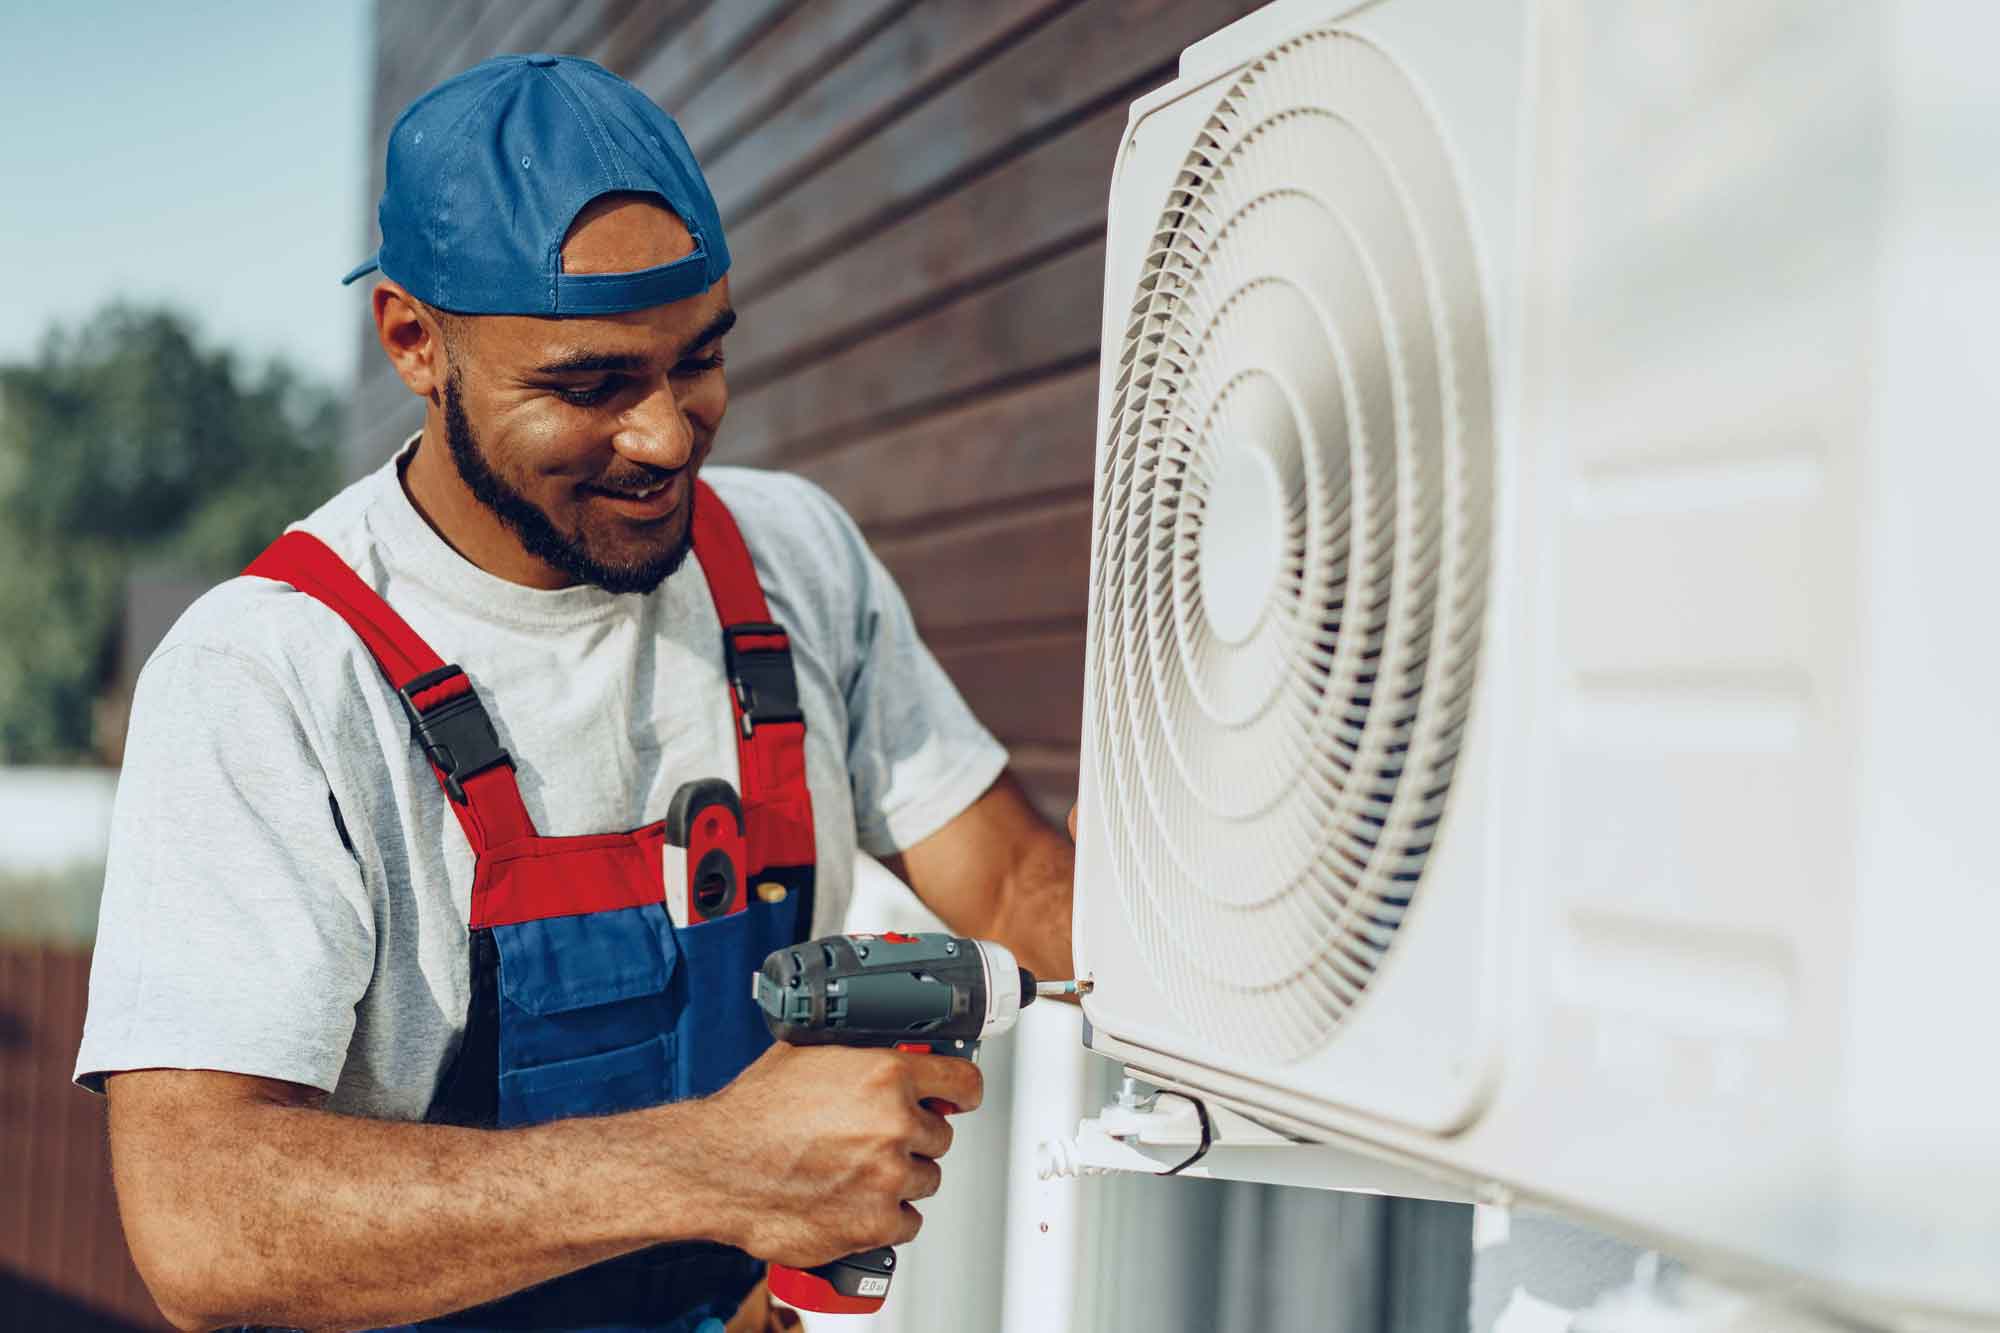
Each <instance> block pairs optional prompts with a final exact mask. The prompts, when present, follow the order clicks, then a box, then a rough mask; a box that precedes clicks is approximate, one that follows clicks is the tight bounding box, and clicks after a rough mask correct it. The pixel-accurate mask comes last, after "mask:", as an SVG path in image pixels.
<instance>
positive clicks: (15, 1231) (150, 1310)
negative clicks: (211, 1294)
mask: <svg viewBox="0 0 2000 1333" xmlns="http://www.w3.org/2000/svg"><path fill="white" fill-rule="evenodd" d="M89 986H90V955H89V954H88V953H86V952H84V951H82V950H80V949H75V948H71V947H62V948H54V947H43V946H38V945H32V944H11V943H5V944H0V1327H6V1328H20V1329H23V1330H25V1329H28V1328H30V1327H33V1328H42V1327H48V1328H55V1327H64V1328H76V1329H84V1328H102V1327H116V1326H120V1325H125V1324H129V1325H134V1326H140V1327H146V1328H165V1327H166V1326H167V1325H166V1322H165V1321H164V1320H163V1319H162V1318H161V1317H160V1314H159V1311H158V1310H157V1309H156V1308H155V1307H154V1305H153V1301H152V1298H151V1297H150V1296H148V1295H147V1294H146V1289H145V1287H144V1286H143V1285H141V1283H140V1281H139V1274H138V1272H137V1271H136V1270H135V1269H134V1268H133V1267H132V1260H131V1257H130V1255H129V1254H127V1252H126V1249H125V1237H124V1234H123V1233H122V1232H121V1231H120V1230H119V1226H118V1212H117V1208H116V1206H115V1204H114V1202H113V1200H112V1194H111V1164H110V1159H109V1155H108V1153H107V1152H106V1148H105V1138H104V1103H103V1102H102V1101H101V1100H100V1099H98V1098H96V1097H93V1096H91V1095H90V1094H89V1093H87V1092H84V1091H83V1090H81V1089H79V1088H76V1087H73V1086H71V1084H70V1081H69V1076H70V1070H71V1068H72V1067H73V1066H74V1064H75V1061H76V1047H77V1042H78V1041H79V1040H81V1038H82V1036H83V1008H84V999H85V996H86V994H87V992H88V990H89ZM11 1278H22V1279H26V1280H27V1283H29V1284H32V1285H31V1286H21V1285H17V1284H15V1283H13V1282H12V1281H10V1279H11ZM36 1289H39V1290H40V1291H41V1292H43V1293H47V1296H48V1297H50V1298H67V1299H68V1300H73V1301H76V1302H78V1303H79V1304H80V1305H83V1306H87V1307H89V1309H90V1310H91V1311H102V1312H104V1313H105V1314H107V1315H110V1316H113V1317H114V1320H100V1319H92V1318H90V1317H89V1314H88V1313H87V1312H86V1311H84V1310H67V1311H66V1310H64V1309H63V1308H62V1307H61V1304H60V1301H59V1300H57V1299H37V1300H36V1301H35V1304H34V1307H33V1322H28V1321H29V1320H30V1317H31V1312H30V1310H28V1309H26V1308H24V1309H17V1310H14V1311H12V1312H11V1313H10V1312H9V1310H8V1309H7V1306H8V1305H9V1304H10V1303H12V1302H20V1303H21V1304H22V1305H23V1306H26V1305H27V1303H28V1302H29V1300H30V1296H29V1294H28V1293H30V1292H34V1291H35V1290H36ZM15 1318H19V1319H21V1320H22V1321H23V1322H20V1323H14V1322H12V1320H13V1319H15ZM52 1321H54V1322H52Z"/></svg>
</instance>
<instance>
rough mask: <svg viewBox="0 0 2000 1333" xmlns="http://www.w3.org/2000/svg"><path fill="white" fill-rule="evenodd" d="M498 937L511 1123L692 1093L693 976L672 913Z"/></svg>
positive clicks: (504, 1099)
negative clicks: (682, 1033)
mask: <svg viewBox="0 0 2000 1333" xmlns="http://www.w3.org/2000/svg"><path fill="white" fill-rule="evenodd" d="M493 939H494V943H495V945H496V946H497V947H498V949H499V954H500V987H499V989H500V1043H499V1045H500V1088H499V1092H500V1102H499V1120H500V1123H501V1124H502V1125H531V1124H540V1123H542V1122H543V1121H547V1120H556V1119H560V1118H563V1117H566V1116H578V1115H608V1114H611V1113H613V1112H617V1111H632V1110H637V1109H639V1108H641V1107H645V1106H657V1105H659V1104H660V1103H661V1102H667V1101H672V1100H674V1099H675V1098H677V1097H681V1096H686V1095H688V1093H686V1092H685V1091H684V1090H683V1088H682V1086H681V1083H680V1080H679V1078H678V1077H677V1059H676V1049H675V1047H676V1042H677V1039H678V1035H679V1034H678V1032H677V1027H678V1022H677V1020H679V1019H680V1018H681V1016H682V1015H681V1013H680V1009H681V1007H682V1006H681V1001H680V998H679V995H680V993H681V992H683V991H684V982H683V980H682V973H683V972H684V970H685V969H684V967H683V965H682V959H681V954H680V947H679V945H678V943H677V942H676V939H675V931H674V927H673V923H672V922H671V921H670V920H669V919H668V917H667V913H666V908H665V907H664V906H663V905H662V904H659V903H647V904H645V905H643V906H639V907H627V908H620V909H617V910H614V911H605V912H590V913H585V914H581V915H577V916H558V917H548V918H546V919H543V920H538V921H523V922H519V923H516V924H513V925H504V926H495V927H494V928H493ZM746 985H747V983H746Z"/></svg>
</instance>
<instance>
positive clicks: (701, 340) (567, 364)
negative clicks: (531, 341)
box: [534, 309, 736, 375]
mask: <svg viewBox="0 0 2000 1333" xmlns="http://www.w3.org/2000/svg"><path fill="white" fill-rule="evenodd" d="M735 327H736V311H735V310H734V309H724V310H723V311H722V312H721V313H720V314H718V315H717V316H716V317H715V318H714V319H711V320H710V321H708V324H707V326H706V327H705V328H703V329H702V331H701V332H700V333H697V334H696V335H695V336H694V337H693V338H692V339H691V340H690V341H689V342H688V344H687V346H686V347H685V348H684V349H683V350H682V351H681V356H683V357H685V356H688V355H689V354H691V353H693V352H696V351H699V350H700V349H701V348H703V347H706V346H707V345H708V344H710V343H712V342H714V341H716V340H717V339H718V338H720V337H722V335H723V334H725V333H727V332H729V331H730V330H731V329H733V328H735ZM651 362H652V358H651V357H648V356H645V355H642V354H640V353H637V352H624V353H615V352H588V351H585V352H574V353H571V354H570V355H567V356H559V357H557V358H556V359H555V360H553V361H550V362H547V363H545V364H543V365H539V366H536V367H535V369H534V373H535V374H537V375H581V374H586V373H588V372H590V371H607V370H621V371H638V370H644V369H645V368H646V367H647V366H648V365H650V364H651Z"/></svg>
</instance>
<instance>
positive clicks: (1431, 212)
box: [1088, 31, 1493, 1061]
mask: <svg viewBox="0 0 2000 1333" xmlns="http://www.w3.org/2000/svg"><path fill="white" fill-rule="evenodd" d="M1479 293H1480V287H1479V281H1478V270H1477V264H1476V260H1475V257H1474V252H1473V247H1472V242H1471V238H1470V235H1469V232H1468V229H1467V225H1466V222H1465V214H1464V209H1463V206H1462V203H1461V200H1460V195H1459V190H1458V186H1457V182H1456V179H1455V177H1454V175H1453V172H1452V169H1451V165H1450V162H1449V159H1448V157H1447V155H1446V152H1445V149H1444V145H1443V143H1442V141H1441V139H1440V137H1439V135H1438V132H1437V130H1436V128H1435V126H1434V124H1433V122H1432V121H1431V118H1430V116H1429V114H1428V112H1427V111H1426V109H1425V108H1424V106H1423V104H1422V102H1421V101H1420V100H1419V98H1418V96H1417V94H1416V92H1415V90H1414V89H1413V88H1412V87H1411V85H1410V83H1409V81H1408V80H1407V79H1406V78H1405V77H1404V76H1403V75H1402V74H1401V72H1400V71H1399V70H1398V69H1397V68H1396V66H1395V65H1394V64H1393V63H1392V62H1391V61H1390V60H1389V58H1388V57H1387V56H1386V55H1384V54H1383V52H1382V51H1381V50H1380V49H1379V48H1377V47H1375V46H1373V45H1371V44H1369V43H1367V42H1366V41H1364V40H1362V39H1360V38H1357V37H1355V36H1353V35H1352V34H1345V33H1340V32H1337V31H1324V32H1317V33H1312V34H1309V35H1307V36H1304V37H1301V38H1298V39H1296V40H1294V41H1291V42H1288V43H1286V44H1285V45H1283V46H1281V47H1279V48H1277V49H1276V50H1274V51H1272V52H1271V53H1270V54H1269V55H1267V56H1266V57H1264V58H1263V59H1261V60H1259V61H1257V62H1256V63H1255V64H1253V65H1251V66H1250V67H1249V68H1248V69H1247V70H1246V71H1245V72H1244V73H1243V75H1242V76H1241V77H1240V78H1239V79H1238V80H1237V82H1236V84H1235V85H1234V86H1233V87H1232V88H1231V89H1230V90H1229V92H1228V93H1227V94H1225V95H1224V96H1223V98H1222V100H1221V102H1220V103H1219V105H1218V106H1217V107H1216V110H1215V112H1214V114H1213V115H1212V116H1211V117H1210V119H1209V121H1208V123H1207V124H1206V126H1205V127H1204V128H1203V130H1202V132H1201V133H1200V134H1199V135H1198V136H1197V138H1196V141H1195V144H1194V146H1193V149H1192V151H1191V152H1190V153H1189V154H1188V157H1187V160H1186V162H1185V164H1184V165H1183V167H1182V168H1181V171H1180V174H1179V176H1178V178H1177V180H1176V182H1175V184H1174V186H1173V189H1172V190H1171V191H1170V193H1169V195H1168V198H1167V203H1166V207H1165V210H1164V212H1163V213H1162V216H1161V219H1160V222H1159V226H1158V228H1157V230H1156V232H1155V234H1154V236H1153V238H1152V241H1151V244H1150V246H1149V252H1148V254H1147V256H1146V259H1145V263H1144V267H1143V269H1142V271H1141V276H1140V279H1139V283H1138V291H1137V293H1136V295H1135V297H1134V299H1133V304H1132V310H1131V314H1130V317H1129V319H1128V322H1127V325H1126V329H1125V333H1124V338H1123V343H1122V346H1121V347H1120V349H1119V353H1118V356H1119V360H1118V364H1117V371H1116V381H1115V385H1114V390H1113V393H1112V397H1111V407H1110V417H1109V421H1108V435H1107V442H1106V445H1105V447H1104V449H1103V450H1102V453H1101V456H1100V462H1099V467H1100V472H1099V475H1098V478H1097V487H1098V497H1099V504H1098V506H1097V525H1096V528H1095V531H1094V532H1093V534H1092V545H1093V559H1092V569H1093V571H1094V573H1093V581H1092V587H1091V634H1090V650H1089V663H1088V670H1089V672H1090V677H1091V680H1092V683H1093V686H1094V699H1095V705H1094V708H1093V710H1092V716H1091V718H1090V719H1089V725H1090V727H1091V729H1092V742H1093V747H1094V751H1095V756H1096V757H1095V763H1096V766H1097V772H1096V778H1097V786H1096V790H1097V799H1098V801H1099V802H1100V806H1101V810H1102V814H1103V820H1102V825H1103V827H1104V828H1105V829H1106V830H1107V837H1108V841H1109V847H1108V851H1109V853H1110V857H1111V862H1112V866H1113V869H1114V872H1115V874H1116V877H1117V880H1118V882H1119V884H1120V885H1121V886H1122V890H1123V894H1124V904H1125V909H1126V913H1127V916H1128V920H1129V922H1130V924H1131V926H1132V928H1133V931H1134V935H1135V938H1136V939H1137V941H1138V942H1139V946H1140V948H1141V950H1142V952H1143V953H1144V955H1145V958H1146V962H1147V964H1148V966H1149V967H1150V969H1151V972H1152V975H1153V976H1154V977H1155V978H1156V979H1157V981H1158V983H1159V985H1160V986H1161V988H1162V989H1163V990H1164V991H1165V993H1166V994H1167V996H1168V998H1169V1002H1170V1003H1171V1004H1172V1005H1173V1007H1174V1008H1175V1010H1176V1011H1177V1016H1178V1018H1179V1020H1180V1021H1181V1023H1182V1024H1183V1025H1185V1027H1186V1028H1187V1029H1188V1030H1190V1031H1192V1032H1193V1033H1195V1034H1197V1035H1199V1036H1200V1037H1202V1038H1204V1039H1206V1040H1207V1041H1209V1042H1212V1043H1214V1044H1216V1045H1217V1046H1220V1047H1224V1048H1226V1049H1229V1050H1231V1051H1232V1052H1235V1053H1238V1054H1240V1055H1242V1056H1245V1057H1249V1058H1255V1059H1264V1060H1281V1061H1289V1060H1295V1059H1298V1058H1300V1057H1302V1056H1304V1055H1306V1054H1309V1053H1310V1052H1312V1051H1313V1050H1315V1049H1318V1048H1319V1047H1320V1046H1322V1045H1323V1044H1324V1043H1325V1041H1326V1040H1327V1038H1328V1037H1329V1036H1330V1035H1331V1033H1332V1032H1333V1030H1334V1028H1335V1027H1336V1026H1337V1025H1338V1024H1339V1022H1340V1021H1341V1019H1342V1018H1343V1017H1344V1016H1345V1015H1346V1014H1347V1012H1348V1011H1349V1010H1350V1009H1351V1008H1352V1006H1353V1005H1354V1004H1355V1002H1356V1001H1357V1000H1358V999H1359V998H1360V996H1361V994H1362V992H1363V990H1364V989H1365V988H1366V987H1367V985H1368V983H1369V980H1370V978H1371V977H1372V976H1373V975H1374V974H1375V972H1376V970H1377V968H1378V967H1379V965H1380V963H1381V960H1382V958H1383V955H1384V953H1385V951H1386V950H1387V949H1388V947H1389V944H1390V942H1391V939H1392V938H1393V936H1394V934H1395V931H1396V929H1397V926H1398V924H1399V923H1400V922H1401V921H1402V919H1403V917H1404V914H1405V913H1406V912H1407V910H1408V908H1409V905H1410V902H1411V896H1412V894H1413V893H1414V891H1415V889H1416V887H1417V884H1418V882H1419V880H1420V878H1421V876H1422V872H1423V868H1424V865H1425V860H1426V858H1427V856H1428V855H1429V853H1430V851H1431V847H1432V844H1433V843H1434V841H1435V840H1436V837H1437V834H1438V828H1439V821H1440V820H1441V818H1442V817H1443V814H1444V809H1445V802H1446V796H1447V793H1448V791H1449V788H1450V785H1451V776H1452V769H1453V765H1454V761H1455V760H1456V758H1457V755H1458V753H1459V748H1460V745H1461V742H1462V738H1463V735H1464V729H1465V725H1466V713H1467V708H1468V706H1469V703H1470V699H1471V695H1472V686H1473V678H1474V674H1475V671H1476V667H1477V659H1478V648H1479V631H1480V623H1481V619H1482V614H1483V609H1484V601H1485V582H1486V577H1487V564H1488V553H1489V546H1490V536H1489V530H1490V523H1491V510H1492V476H1491V469H1492V453H1493V443H1492V405H1491V398H1492V393H1491V385H1490V379H1489V372H1488V367H1487V352H1486V321H1485V315H1484V310H1483V307H1482V303H1481V300H1480V294H1479Z"/></svg>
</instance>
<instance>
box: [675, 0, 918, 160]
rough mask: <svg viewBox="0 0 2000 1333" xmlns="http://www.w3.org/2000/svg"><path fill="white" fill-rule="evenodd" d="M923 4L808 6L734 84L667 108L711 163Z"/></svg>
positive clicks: (733, 69)
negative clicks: (884, 30)
mask: <svg viewBox="0 0 2000 1333" xmlns="http://www.w3.org/2000/svg"><path fill="white" fill-rule="evenodd" d="M914 3H916V0H842V3H840V4H832V5H829V4H806V5H799V6H796V7H795V8H793V9H791V10H790V11H788V12H787V13H786V15H785V17H784V18H783V19H782V20H781V21H780V22H779V23H778V24H777V25H776V26H775V27H774V28H773V29H772V30H771V31H770V32H768V33H767V34H765V35H764V36H763V37H762V38H760V39H759V40H758V41H757V42H756V43H755V44H753V45H752V46H751V47H750V48H749V49H748V50H746V51H745V52H744V53H743V54H742V56H741V57H740V58H739V59H738V60H737V61H736V62H735V63H734V64H733V65H731V66H730V69H729V77H728V78H726V79H718V80H716V81H715V82H713V83H711V84H709V85H708V86H707V87H706V88H704V89H702V91H701V95H700V96H699V97H694V98H688V99H683V100H680V101H677V102H670V103H666V104H665V105H666V107H667V110H669V111H670V112H672V113H673V115H674V118H675V119H676V120H678V121H679V122H680V126H681V132H682V133H683V134H685V135H687V140H688V144H689V145H690V146H691V147H692V148H693V149H694V155H695V160H696V161H698V162H703V163H706V162H710V161H714V160H716V159H718V158H720V157H721V155H722V153H723V152H724V150H726V149H727V148H729V147H731V146H733V145H735V144H736V143H737V142H739V141H740V140H742V139H743V137H744V136H745V135H748V134H750V133H751V132H752V131H754V130H755V129H757V127H758V126H760V125H762V124H763V123H764V122H765V121H767V120H769V119H770V118H771V117H772V116H774V115H776V114H777V112H778V111H779V110H781V109H782V108H784V107H785V106H787V105H789V104H790V103H791V102H792V101H793V100H795V99H796V98H798V97H799V96H800V95H801V94H803V93H804V92H805V91H806V89H808V88H810V87H812V86H813V84H815V83H817V82H818V81H819V80H820V79H823V78H825V77H826V76H827V75H828V74H830V73H832V72H833V71H834V70H836V69H839V68H840V67H841V66H842V65H843V64H845V63H846V61H847V59H848V57H850V56H852V55H853V54H854V53H855V52H856V51H858V50H859V49H860V48H861V47H862V46H863V45H865V44H867V43H868V42H870V41H872V40H874V38H875V37H877V36H878V35H880V33H881V32H882V30H883V29H884V28H885V27H887V26H888V25H889V24H891V23H894V22H896V21H897V20H898V19H899V18H901V17H902V16H903V13H904V12H905V11H906V10H908V9H909V8H910V6H911V5H912V4H914Z"/></svg>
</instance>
